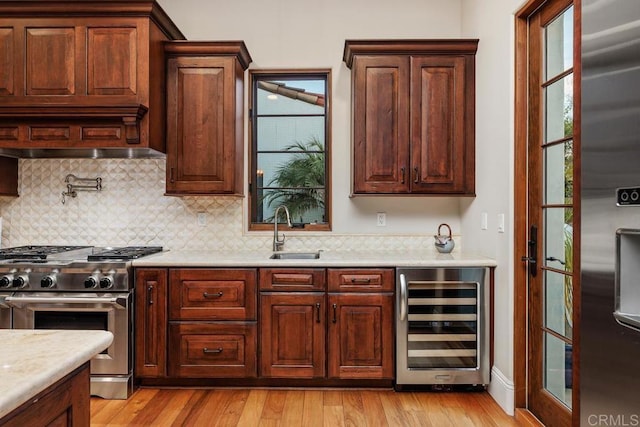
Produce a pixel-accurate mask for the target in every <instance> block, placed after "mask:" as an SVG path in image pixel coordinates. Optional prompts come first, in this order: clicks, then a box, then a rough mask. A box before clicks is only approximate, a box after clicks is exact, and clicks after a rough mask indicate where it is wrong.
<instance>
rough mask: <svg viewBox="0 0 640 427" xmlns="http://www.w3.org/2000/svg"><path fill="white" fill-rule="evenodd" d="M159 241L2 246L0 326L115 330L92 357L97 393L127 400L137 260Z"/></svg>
mask: <svg viewBox="0 0 640 427" xmlns="http://www.w3.org/2000/svg"><path fill="white" fill-rule="evenodd" d="M161 251H162V247H159V246H131V247H122V248H110V249H105V248H95V247H92V246H20V247H13V248H6V249H0V322H3V323H4V324H3V323H0V327H5V328H15V329H83V330H87V329H93V330H105V331H110V332H112V333H113V343H112V344H111V346H109V348H107V349H106V350H105V351H103V352H102V353H101V354H99V355H97V356H96V357H94V358H93V359H92V360H91V394H92V395H95V396H101V397H103V398H106V399H126V398H127V397H129V395H130V394H131V392H132V390H133V360H134V359H133V357H134V356H133V350H134V347H133V285H134V281H133V274H132V268H131V260H133V259H137V258H140V257H143V256H147V255H150V254H153V253H157V252H161Z"/></svg>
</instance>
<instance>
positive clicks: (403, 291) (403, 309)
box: [400, 274, 408, 321]
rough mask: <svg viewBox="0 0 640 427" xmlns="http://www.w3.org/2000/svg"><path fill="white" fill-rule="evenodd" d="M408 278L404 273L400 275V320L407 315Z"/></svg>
mask: <svg viewBox="0 0 640 427" xmlns="http://www.w3.org/2000/svg"><path fill="white" fill-rule="evenodd" d="M407 303H408V301H407V279H406V277H405V275H404V274H401V275H400V321H403V320H405V318H406V317H407Z"/></svg>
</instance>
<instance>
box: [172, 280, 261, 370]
mask: <svg viewBox="0 0 640 427" xmlns="http://www.w3.org/2000/svg"><path fill="white" fill-rule="evenodd" d="M256 284H257V272H256V270H255V269H233V270H225V269H171V270H170V280H169V301H168V303H169V337H168V348H169V354H168V363H167V364H168V374H169V376H170V377H180V378H225V377H236V378H250V377H256V375H257V354H256V350H257V328H258V325H257V321H256V306H257V304H256V299H257V290H256Z"/></svg>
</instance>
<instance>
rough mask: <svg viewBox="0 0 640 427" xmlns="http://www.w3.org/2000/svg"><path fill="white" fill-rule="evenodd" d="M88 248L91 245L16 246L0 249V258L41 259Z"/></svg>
mask: <svg viewBox="0 0 640 427" xmlns="http://www.w3.org/2000/svg"><path fill="white" fill-rule="evenodd" d="M90 248H91V246H31V245H30V246H16V247H13V248H5V249H0V259H21V260H43V259H47V257H48V256H50V255H55V254H61V253H65V252H71V251H77V250H81V249H90Z"/></svg>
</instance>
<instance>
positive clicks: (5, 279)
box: [0, 274, 13, 288]
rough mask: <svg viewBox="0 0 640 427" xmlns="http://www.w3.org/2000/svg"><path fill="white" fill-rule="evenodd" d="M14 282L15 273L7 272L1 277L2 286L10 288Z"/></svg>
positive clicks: (0, 285) (0, 283)
mask: <svg viewBox="0 0 640 427" xmlns="http://www.w3.org/2000/svg"><path fill="white" fill-rule="evenodd" d="M12 284H13V274H7V275H6V276H2V277H1V278H0V288H10V287H11V285H12Z"/></svg>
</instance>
